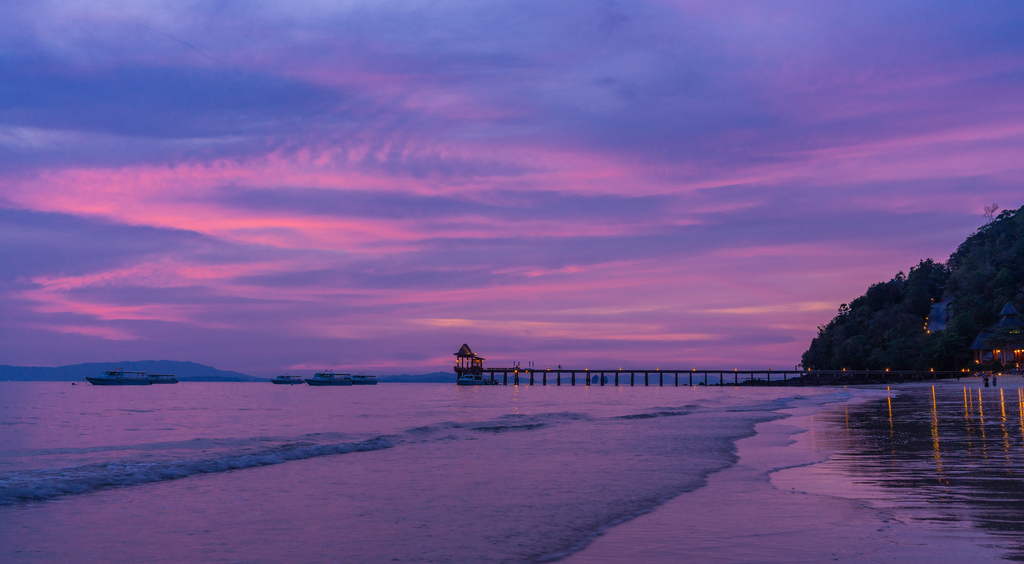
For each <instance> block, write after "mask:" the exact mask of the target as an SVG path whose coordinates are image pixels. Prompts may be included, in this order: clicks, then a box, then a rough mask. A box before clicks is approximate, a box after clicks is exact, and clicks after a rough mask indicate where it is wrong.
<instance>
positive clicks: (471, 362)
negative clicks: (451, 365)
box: [455, 343, 484, 380]
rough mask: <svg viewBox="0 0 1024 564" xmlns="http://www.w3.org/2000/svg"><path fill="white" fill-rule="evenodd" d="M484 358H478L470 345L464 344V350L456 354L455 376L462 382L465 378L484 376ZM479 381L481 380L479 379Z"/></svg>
mask: <svg viewBox="0 0 1024 564" xmlns="http://www.w3.org/2000/svg"><path fill="white" fill-rule="evenodd" d="M483 373H484V357H482V356H477V354H476V353H475V352H473V350H472V349H470V348H469V345H467V344H465V343H463V344H462V348H461V349H459V350H458V352H456V353H455V374H456V376H457V377H458V378H459V379H460V380H461V379H462V377H463V376H467V375H468V376H469V377H471V378H472V377H475V376H483ZM477 379H479V378H477Z"/></svg>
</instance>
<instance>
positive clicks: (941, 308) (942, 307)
mask: <svg viewBox="0 0 1024 564" xmlns="http://www.w3.org/2000/svg"><path fill="white" fill-rule="evenodd" d="M954 311H955V308H954V307H953V300H952V299H951V298H947V297H945V296H943V299H942V301H941V302H938V303H933V304H932V310H931V311H930V312H928V317H927V318H926V319H925V321H926V322H927V325H925V330H926V331H928V332H929V333H935V332H936V331H943V330H945V329H946V326H947V325H948V324H949V321H950V320H951V319H953V313H954Z"/></svg>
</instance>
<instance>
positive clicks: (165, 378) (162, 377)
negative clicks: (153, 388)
mask: <svg viewBox="0 0 1024 564" xmlns="http://www.w3.org/2000/svg"><path fill="white" fill-rule="evenodd" d="M149 380H150V382H152V383H154V384H177V383H178V379H177V378H175V377H174V374H150V375H149Z"/></svg>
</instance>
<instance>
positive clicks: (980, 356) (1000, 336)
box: [971, 302, 1024, 368]
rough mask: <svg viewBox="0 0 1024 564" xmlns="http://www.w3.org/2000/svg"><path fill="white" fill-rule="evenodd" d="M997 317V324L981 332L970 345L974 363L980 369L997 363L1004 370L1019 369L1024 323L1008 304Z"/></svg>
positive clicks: (1023, 353)
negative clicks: (1004, 368) (998, 317)
mask: <svg viewBox="0 0 1024 564" xmlns="http://www.w3.org/2000/svg"><path fill="white" fill-rule="evenodd" d="M999 315H1000V316H1002V317H1001V318H1000V319H999V323H996V324H995V325H993V326H992V327H990V328H988V329H985V330H984V331H982V332H981V333H980V334H979V335H978V338H977V339H975V340H974V344H972V345H971V350H972V351H974V362H975V364H978V365H980V366H982V367H987V366H991V365H992V364H994V363H997V362H998V363H999V364H1002V365H1003V366H1004V367H1006V368H1020V365H1021V363H1022V362H1024V322H1021V320H1020V319H1018V316H1019V315H1020V313H1019V312H1018V311H1017V310H1016V308H1014V307H1013V304H1011V303H1010V302H1006V305H1005V306H1003V310H1002V311H1000V312H999Z"/></svg>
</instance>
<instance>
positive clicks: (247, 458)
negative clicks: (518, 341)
mask: <svg viewBox="0 0 1024 564" xmlns="http://www.w3.org/2000/svg"><path fill="white" fill-rule="evenodd" d="M695 407H697V406H694V405H686V406H680V407H674V408H673V407H662V408H657V411H650V412H644V413H636V414H628V415H621V416H617V417H610V418H607V419H606V418H598V419H606V420H620V421H624V422H625V421H629V420H643V419H651V418H660V417H675V416H682V415H688V414H690V413H693V411H694V410H693V409H691V408H695ZM592 419H593V418H592V417H591V416H590V415H588V414H586V413H576V412H552V413H535V414H529V415H525V414H507V415H502V416H500V417H497V418H495V419H492V420H488V421H472V422H450V421H449V422H441V423H434V424H430V425H423V426H419V427H413V428H410V429H407V430H405V431H404V432H400V433H398V434H392V435H383V436H378V437H375V438H370V439H365V440H355V437H352V436H351V435H347V434H344V433H336V432H323V433H307V434H304V435H301V436H297V437H290V438H286V437H265V436H261V437H249V438H244V439H227V438H225V439H206V438H196V439H189V440H185V441H172V442H164V443H150V444H143V445H118V446H97V447H85V448H73V447H72V448H58V449H39V450H37V451H34V452H32V454H34V455H37V456H39V455H60V454H65V455H66V454H75V455H85V454H101V453H103V452H110V453H114V452H117V451H133V452H147V453H160V452H166V453H168V454H170V455H171V456H176V457H181V456H182V455H183V454H184V456H185V457H186V458H185V459H181V458H176V459H171V460H146V461H139V460H114V461H108V462H96V463H88V464H80V465H75V466H66V467H63V468H47V469H37V470H24V471H11V472H6V473H0V506H4V505H13V504H19V503H26V502H34V501H45V500H49V499H53V498H57V497H61V496H67V495H76V494H85V493H90V492H94V491H99V490H105V489H111V488H120V487H127V486H135V485H143V484H150V483H155V482H163V481H169V480H177V479H180V478H186V477H189V476H194V475H196V474H214V473H220V472H228V471H232V470H242V469H246V468H255V467H260V466H269V465H274V464H281V463H284V462H289V461H294V460H304V459H308V458H316V457H321V456H331V455H337V454H346V453H350V452H365V451H375V450H383V449H387V448H392V447H395V446H397V445H398V444H401V443H418V442H424V441H428V442H429V441H435V440H460V439H465V438H468V436H467V435H465V434H464V433H465V432H466V431H469V432H477V433H480V432H483V433H490V434H498V433H505V432H527V431H533V430H537V429H543V428H549V427H557V426H560V425H564V424H571V423H574V422H577V421H581V420H592ZM453 432H454V433H455V434H452V433H453ZM200 450H202V451H204V453H203V454H198V452H197V451H200ZM210 450H214V451H220V452H209V451H210ZM182 451H186V452H188V454H186V453H183V452H182ZM25 454H27V453H25ZM189 454H191V455H192V456H189ZM195 456H203V458H195Z"/></svg>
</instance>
